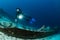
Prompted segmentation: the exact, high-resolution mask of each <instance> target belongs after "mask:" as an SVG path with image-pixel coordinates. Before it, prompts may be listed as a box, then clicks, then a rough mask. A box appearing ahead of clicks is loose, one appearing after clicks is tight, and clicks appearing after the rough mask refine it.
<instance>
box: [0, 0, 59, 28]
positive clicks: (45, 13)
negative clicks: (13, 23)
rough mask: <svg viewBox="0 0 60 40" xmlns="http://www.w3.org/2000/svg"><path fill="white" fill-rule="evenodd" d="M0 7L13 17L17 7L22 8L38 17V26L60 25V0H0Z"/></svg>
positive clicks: (27, 13) (26, 12) (28, 13)
mask: <svg viewBox="0 0 60 40" xmlns="http://www.w3.org/2000/svg"><path fill="white" fill-rule="evenodd" d="M0 8H3V9H4V10H5V11H6V12H7V13H8V14H10V15H12V16H13V17H15V15H16V8H21V9H22V11H23V13H24V14H26V15H28V16H31V17H34V18H36V20H37V22H36V24H37V25H38V26H37V27H36V28H39V27H40V26H42V25H46V26H51V27H54V26H60V0H0Z"/></svg>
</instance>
